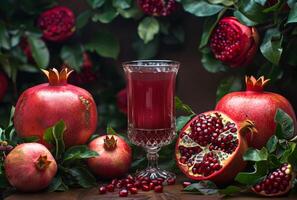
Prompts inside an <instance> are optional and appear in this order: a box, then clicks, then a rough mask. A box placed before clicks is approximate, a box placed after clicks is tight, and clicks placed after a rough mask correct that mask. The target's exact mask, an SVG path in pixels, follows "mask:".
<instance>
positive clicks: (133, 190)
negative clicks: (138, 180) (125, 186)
mask: <svg viewBox="0 0 297 200" xmlns="http://www.w3.org/2000/svg"><path fill="white" fill-rule="evenodd" d="M129 191H130V193H131V194H137V192H138V190H137V188H135V187H132V188H130V189H129Z"/></svg>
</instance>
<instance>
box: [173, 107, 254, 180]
mask: <svg viewBox="0 0 297 200" xmlns="http://www.w3.org/2000/svg"><path fill="white" fill-rule="evenodd" d="M247 132H256V129H255V128H254V124H253V122H251V121H249V120H246V121H244V122H239V121H235V120H234V119H232V118H230V117H229V116H228V115H226V114H224V113H223V112H219V111H208V112H205V113H202V114H199V115H197V116H195V117H194V118H193V119H192V120H191V121H190V122H188V123H187V124H186V125H185V126H184V127H183V129H182V130H181V132H180V134H179V137H178V139H177V142H176V149H175V154H176V161H177V164H178V166H179V168H180V169H181V171H182V172H183V173H184V174H185V175H186V176H187V177H189V178H191V179H193V180H211V181H214V182H215V183H218V184H226V183H229V182H230V181H232V180H233V179H234V177H235V176H236V175H237V173H238V172H240V171H241V170H243V169H244V168H245V166H246V163H245V162H244V161H243V158H242V156H243V155H244V153H245V152H246V150H247V148H248V145H247V142H246V139H245V134H246V133H247Z"/></svg>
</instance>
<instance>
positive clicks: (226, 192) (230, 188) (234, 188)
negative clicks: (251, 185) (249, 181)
mask: <svg viewBox="0 0 297 200" xmlns="http://www.w3.org/2000/svg"><path fill="white" fill-rule="evenodd" d="M241 191H242V188H241V187H238V186H235V185H229V186H227V187H226V188H224V189H220V190H219V193H220V194H223V195H226V196H231V195H233V194H236V193H239V192H241Z"/></svg>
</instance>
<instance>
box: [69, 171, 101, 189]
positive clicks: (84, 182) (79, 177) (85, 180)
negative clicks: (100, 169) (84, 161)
mask: <svg viewBox="0 0 297 200" xmlns="http://www.w3.org/2000/svg"><path fill="white" fill-rule="evenodd" d="M67 172H68V173H69V174H70V175H71V176H72V177H73V178H74V179H75V180H76V182H77V184H78V185H79V186H81V187H83V188H91V187H94V186H96V185H97V183H96V179H95V177H94V176H93V175H92V174H91V173H90V172H89V170H88V169H87V168H86V167H82V166H74V167H71V168H69V169H67Z"/></svg>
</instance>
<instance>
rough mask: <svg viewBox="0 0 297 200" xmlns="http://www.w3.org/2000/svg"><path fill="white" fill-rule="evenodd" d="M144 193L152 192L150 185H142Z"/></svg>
mask: <svg viewBox="0 0 297 200" xmlns="http://www.w3.org/2000/svg"><path fill="white" fill-rule="evenodd" d="M142 191H146V192H147V191H150V187H149V186H148V185H142Z"/></svg>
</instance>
